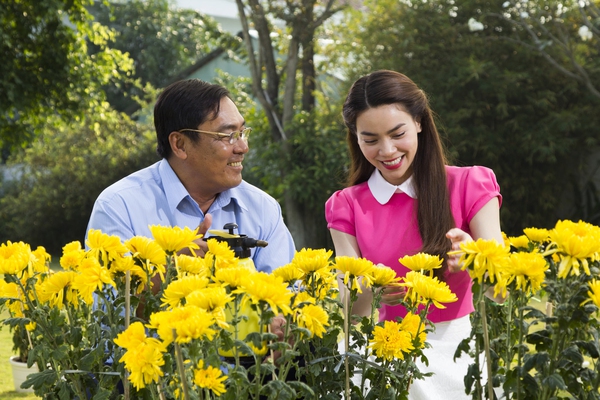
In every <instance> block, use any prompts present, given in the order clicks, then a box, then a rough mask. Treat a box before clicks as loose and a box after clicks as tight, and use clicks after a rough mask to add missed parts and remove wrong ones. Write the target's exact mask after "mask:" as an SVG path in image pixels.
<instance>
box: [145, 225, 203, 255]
mask: <svg viewBox="0 0 600 400" xmlns="http://www.w3.org/2000/svg"><path fill="white" fill-rule="evenodd" d="M150 232H152V237H153V238H154V240H155V241H156V243H158V245H159V246H160V247H162V249H163V250H164V251H166V252H167V253H168V254H174V253H177V252H178V251H179V250H183V249H186V248H187V249H189V250H190V251H191V252H192V254H193V252H194V250H196V249H199V248H200V247H199V246H198V244H196V243H195V242H194V241H195V240H198V239H201V238H202V235H199V234H198V229H197V228H196V229H194V230H191V229H190V228H188V227H187V226H186V227H185V228H180V227H178V226H174V227H169V226H159V225H151V226H150Z"/></svg>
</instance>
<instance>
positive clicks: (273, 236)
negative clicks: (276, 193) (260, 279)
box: [252, 204, 296, 273]
mask: <svg viewBox="0 0 600 400" xmlns="http://www.w3.org/2000/svg"><path fill="white" fill-rule="evenodd" d="M275 208H276V209H275V210H272V211H273V212H272V213H269V214H270V215H272V216H273V219H272V221H271V224H266V225H268V226H271V229H269V231H267V232H265V235H264V236H263V237H262V238H260V239H262V240H265V241H266V242H267V243H269V244H268V245H267V247H262V248H261V247H259V248H257V249H256V250H255V252H254V255H253V256H252V260H253V261H254V266H255V267H256V269H257V270H258V271H262V272H267V273H270V272H272V271H273V270H274V269H276V268H278V267H282V266H284V265H286V264H289V263H290V261H292V258H294V254H295V253H296V246H295V245H294V240H293V238H292V235H291V233H290V231H289V229H288V228H287V226H286V225H285V223H284V222H283V216H282V214H281V207H280V206H279V204H277V205H276V206H275ZM265 217H266V214H265ZM265 222H266V221H265Z"/></svg>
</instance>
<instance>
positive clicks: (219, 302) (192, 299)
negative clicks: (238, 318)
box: [185, 286, 233, 311]
mask: <svg viewBox="0 0 600 400" xmlns="http://www.w3.org/2000/svg"><path fill="white" fill-rule="evenodd" d="M185 300H186V304H189V305H192V306H197V307H200V308H204V309H205V310H207V311H213V310H216V309H223V308H225V306H226V305H227V303H229V302H230V301H232V300H233V297H231V296H230V295H228V294H227V291H226V290H225V288H224V287H220V286H212V287H205V288H202V289H198V290H195V291H193V292H191V293H190V294H189V295H187V296H186V298H185Z"/></svg>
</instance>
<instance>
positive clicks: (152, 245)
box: [125, 236, 167, 277]
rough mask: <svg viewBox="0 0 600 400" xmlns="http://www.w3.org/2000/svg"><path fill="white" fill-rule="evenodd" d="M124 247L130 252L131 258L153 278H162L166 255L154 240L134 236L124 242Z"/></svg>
mask: <svg viewBox="0 0 600 400" xmlns="http://www.w3.org/2000/svg"><path fill="white" fill-rule="evenodd" d="M125 247H127V248H128V249H129V251H131V256H132V257H133V258H134V259H137V260H139V262H140V263H141V264H142V265H143V268H144V269H145V270H146V271H147V272H148V273H149V274H150V276H154V275H155V274H156V273H158V274H160V276H161V277H162V276H163V275H164V273H165V264H166V263H167V254H166V253H165V251H164V250H163V249H162V247H160V246H159V245H158V243H156V242H155V241H154V240H152V239H150V238H147V237H144V236H134V237H132V238H131V239H129V240H127V241H126V242H125Z"/></svg>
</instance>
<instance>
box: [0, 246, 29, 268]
mask: <svg viewBox="0 0 600 400" xmlns="http://www.w3.org/2000/svg"><path fill="white" fill-rule="evenodd" d="M30 260H31V248H30V247H29V245H28V244H25V243H23V242H15V243H12V242H11V241H10V240H9V241H8V242H6V243H2V245H0V274H4V275H16V274H18V273H20V272H22V271H23V270H24V269H25V268H27V266H28V265H29V262H30Z"/></svg>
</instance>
